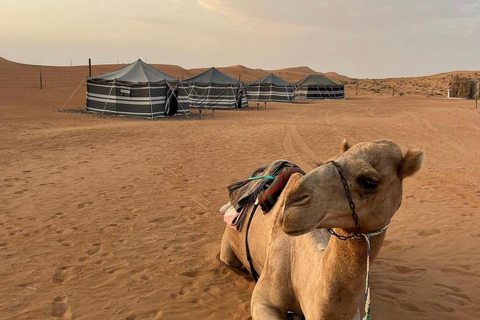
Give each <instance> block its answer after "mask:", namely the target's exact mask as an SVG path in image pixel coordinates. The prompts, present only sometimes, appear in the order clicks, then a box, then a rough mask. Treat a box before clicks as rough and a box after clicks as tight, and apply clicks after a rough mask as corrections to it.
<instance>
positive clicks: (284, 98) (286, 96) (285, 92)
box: [247, 73, 295, 103]
mask: <svg viewBox="0 0 480 320" xmlns="http://www.w3.org/2000/svg"><path fill="white" fill-rule="evenodd" d="M294 91H295V87H294V85H293V84H291V83H288V82H287V81H285V80H283V79H282V78H280V77H277V76H276V75H274V74H273V73H270V74H269V75H267V76H266V77H264V78H263V79H260V80H258V81H254V82H250V83H249V84H248V86H247V97H248V99H249V100H251V101H257V102H269V101H272V102H286V103H292V102H294V101H295V92H294Z"/></svg>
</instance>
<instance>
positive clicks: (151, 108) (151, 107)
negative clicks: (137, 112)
mask: <svg viewBox="0 0 480 320" xmlns="http://www.w3.org/2000/svg"><path fill="white" fill-rule="evenodd" d="M147 83H148V97H149V98H150V112H151V113H152V120H153V104H152V91H151V90H150V81H148V82H147Z"/></svg>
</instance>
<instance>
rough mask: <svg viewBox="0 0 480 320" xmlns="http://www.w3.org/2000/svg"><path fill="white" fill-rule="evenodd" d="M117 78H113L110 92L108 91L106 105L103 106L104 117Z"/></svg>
mask: <svg viewBox="0 0 480 320" xmlns="http://www.w3.org/2000/svg"><path fill="white" fill-rule="evenodd" d="M115 80H116V79H113V83H112V86H111V87H110V92H109V93H108V98H107V101H106V102H105V105H104V106H103V111H102V117H103V114H104V113H105V109H106V108H107V104H108V101H109V100H110V95H111V94H112V89H113V87H114V86H115Z"/></svg>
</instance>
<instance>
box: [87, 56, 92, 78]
mask: <svg viewBox="0 0 480 320" xmlns="http://www.w3.org/2000/svg"><path fill="white" fill-rule="evenodd" d="M88 76H89V77H91V76H92V59H90V58H88Z"/></svg>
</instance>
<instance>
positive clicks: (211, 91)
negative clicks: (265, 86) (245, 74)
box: [182, 67, 248, 109]
mask: <svg viewBox="0 0 480 320" xmlns="http://www.w3.org/2000/svg"><path fill="white" fill-rule="evenodd" d="M182 84H184V85H188V102H189V106H190V107H191V108H198V109H234V108H244V107H248V100H247V94H246V90H245V85H244V84H243V83H242V82H240V81H237V80H236V79H234V78H232V77H230V76H229V75H227V74H225V73H223V72H221V71H219V70H217V69H216V68H214V67H213V68H210V69H208V70H207V71H205V72H202V73H201V74H199V75H197V76H195V77H193V78H190V79H186V80H183V81H182Z"/></svg>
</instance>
